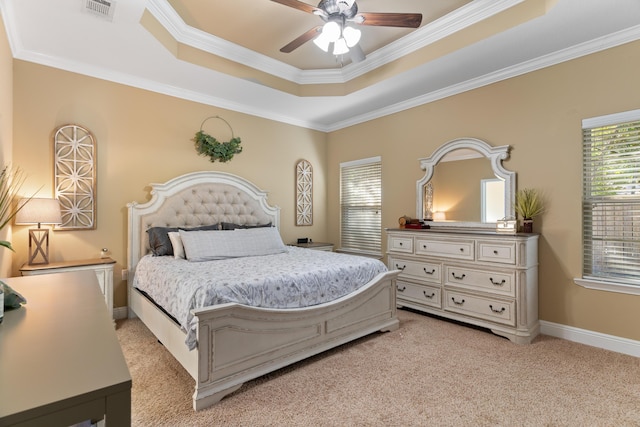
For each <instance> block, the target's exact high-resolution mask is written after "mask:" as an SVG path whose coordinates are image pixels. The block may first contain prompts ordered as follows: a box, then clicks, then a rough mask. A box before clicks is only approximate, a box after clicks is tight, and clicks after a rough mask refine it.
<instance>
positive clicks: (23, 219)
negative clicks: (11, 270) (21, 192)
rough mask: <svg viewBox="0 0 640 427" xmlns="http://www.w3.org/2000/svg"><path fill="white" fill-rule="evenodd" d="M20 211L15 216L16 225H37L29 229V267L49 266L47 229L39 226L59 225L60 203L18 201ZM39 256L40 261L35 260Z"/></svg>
mask: <svg viewBox="0 0 640 427" xmlns="http://www.w3.org/2000/svg"><path fill="white" fill-rule="evenodd" d="M18 207H19V208H20V210H19V211H18V213H17V215H16V225H26V224H38V228H30V229H29V265H35V264H49V229H48V228H42V227H41V224H60V223H62V214H61V213H60V202H59V201H58V199H45V198H31V199H20V201H19V202H18ZM38 256H40V259H38V260H36V258H38Z"/></svg>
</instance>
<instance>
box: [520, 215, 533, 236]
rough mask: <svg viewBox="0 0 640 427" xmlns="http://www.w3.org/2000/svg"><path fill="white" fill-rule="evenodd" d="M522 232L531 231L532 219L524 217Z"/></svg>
mask: <svg viewBox="0 0 640 427" xmlns="http://www.w3.org/2000/svg"><path fill="white" fill-rule="evenodd" d="M522 232H523V233H533V219H531V218H525V219H523V220H522Z"/></svg>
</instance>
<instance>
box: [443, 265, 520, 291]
mask: <svg viewBox="0 0 640 427" xmlns="http://www.w3.org/2000/svg"><path fill="white" fill-rule="evenodd" d="M444 270H445V280H444V283H445V286H449V285H450V286H457V287H460V288H466V289H471V290H479V291H485V292H489V293H492V294H496V295H505V296H510V297H515V295H516V290H515V281H516V280H515V274H514V273H500V272H495V271H484V270H476V269H472V268H466V267H458V266H453V265H445V267H444Z"/></svg>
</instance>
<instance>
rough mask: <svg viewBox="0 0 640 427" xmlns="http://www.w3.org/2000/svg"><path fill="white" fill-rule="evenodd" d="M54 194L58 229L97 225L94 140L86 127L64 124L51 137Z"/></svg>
mask: <svg viewBox="0 0 640 427" xmlns="http://www.w3.org/2000/svg"><path fill="white" fill-rule="evenodd" d="M53 152H54V153H55V160H54V185H55V197H56V198H57V199H58V200H59V201H60V210H61V213H62V223H61V224H59V225H57V226H56V229H61V230H92V229H95V228H96V211H97V208H96V188H97V187H96V154H97V148H96V140H95V138H94V137H93V135H92V134H91V132H89V131H88V130H87V129H85V128H83V127H81V126H77V125H65V126H61V127H59V128H58V129H56V131H55V133H54V136H53Z"/></svg>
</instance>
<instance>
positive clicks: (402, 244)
mask: <svg viewBox="0 0 640 427" xmlns="http://www.w3.org/2000/svg"><path fill="white" fill-rule="evenodd" d="M388 246H389V251H394V252H406V253H409V254H410V253H413V237H399V236H390V237H389V242H388Z"/></svg>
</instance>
